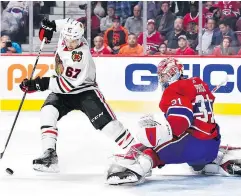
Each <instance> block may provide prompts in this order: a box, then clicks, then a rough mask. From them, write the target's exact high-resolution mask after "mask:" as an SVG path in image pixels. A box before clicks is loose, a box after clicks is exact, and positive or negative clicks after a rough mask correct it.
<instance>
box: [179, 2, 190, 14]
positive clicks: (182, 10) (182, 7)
mask: <svg viewBox="0 0 241 196" xmlns="http://www.w3.org/2000/svg"><path fill="white" fill-rule="evenodd" d="M176 4H177V9H178V12H176V16H182V17H183V16H185V15H186V14H187V13H188V12H189V7H190V4H189V2H188V1H176Z"/></svg>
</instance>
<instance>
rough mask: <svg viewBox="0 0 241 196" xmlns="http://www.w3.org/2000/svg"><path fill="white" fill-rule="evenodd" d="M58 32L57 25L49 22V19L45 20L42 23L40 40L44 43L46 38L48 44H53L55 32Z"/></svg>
mask: <svg viewBox="0 0 241 196" xmlns="http://www.w3.org/2000/svg"><path fill="white" fill-rule="evenodd" d="M54 31H55V32H56V24H55V22H54V20H53V21H49V20H48V19H47V18H44V19H43V21H42V26H41V27H40V30H39V39H40V40H41V41H42V40H43V39H44V37H46V41H45V43H46V44H48V43H50V42H51V39H52V37H53V32H54Z"/></svg>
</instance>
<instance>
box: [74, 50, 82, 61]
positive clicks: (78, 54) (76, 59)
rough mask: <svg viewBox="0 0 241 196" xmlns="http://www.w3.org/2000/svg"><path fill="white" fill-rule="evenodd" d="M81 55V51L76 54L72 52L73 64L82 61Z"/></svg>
mask: <svg viewBox="0 0 241 196" xmlns="http://www.w3.org/2000/svg"><path fill="white" fill-rule="evenodd" d="M82 55H83V53H82V52H81V51H79V52H77V51H73V52H72V60H73V61H74V62H75V61H77V62H80V61H81V59H82Z"/></svg>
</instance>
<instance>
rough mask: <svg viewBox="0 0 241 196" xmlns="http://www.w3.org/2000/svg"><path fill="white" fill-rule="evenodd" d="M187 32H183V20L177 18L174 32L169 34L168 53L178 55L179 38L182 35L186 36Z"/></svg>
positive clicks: (167, 37) (167, 41)
mask: <svg viewBox="0 0 241 196" xmlns="http://www.w3.org/2000/svg"><path fill="white" fill-rule="evenodd" d="M186 34H187V33H186V31H184V30H183V19H181V18H177V19H176V20H175V22H174V30H173V31H171V32H170V33H168V34H167V36H166V39H167V40H166V41H165V42H166V44H167V50H168V52H170V53H172V54H176V49H177V48H178V37H179V36H180V35H186Z"/></svg>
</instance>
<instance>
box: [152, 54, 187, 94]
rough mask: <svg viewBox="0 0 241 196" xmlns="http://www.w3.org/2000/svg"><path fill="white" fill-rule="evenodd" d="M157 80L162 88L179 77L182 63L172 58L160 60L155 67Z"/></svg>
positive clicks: (181, 71) (181, 72)
mask: <svg viewBox="0 0 241 196" xmlns="http://www.w3.org/2000/svg"><path fill="white" fill-rule="evenodd" d="M157 74H158V79H159V82H160V84H161V86H162V89H163V90H164V89H165V88H167V87H168V86H169V85H170V84H171V83H173V82H175V81H177V80H179V79H180V77H181V76H182V74H183V65H182V64H181V63H180V62H178V60H177V59H174V58H166V59H164V60H162V61H161V62H160V63H159V65H158V67H157Z"/></svg>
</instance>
